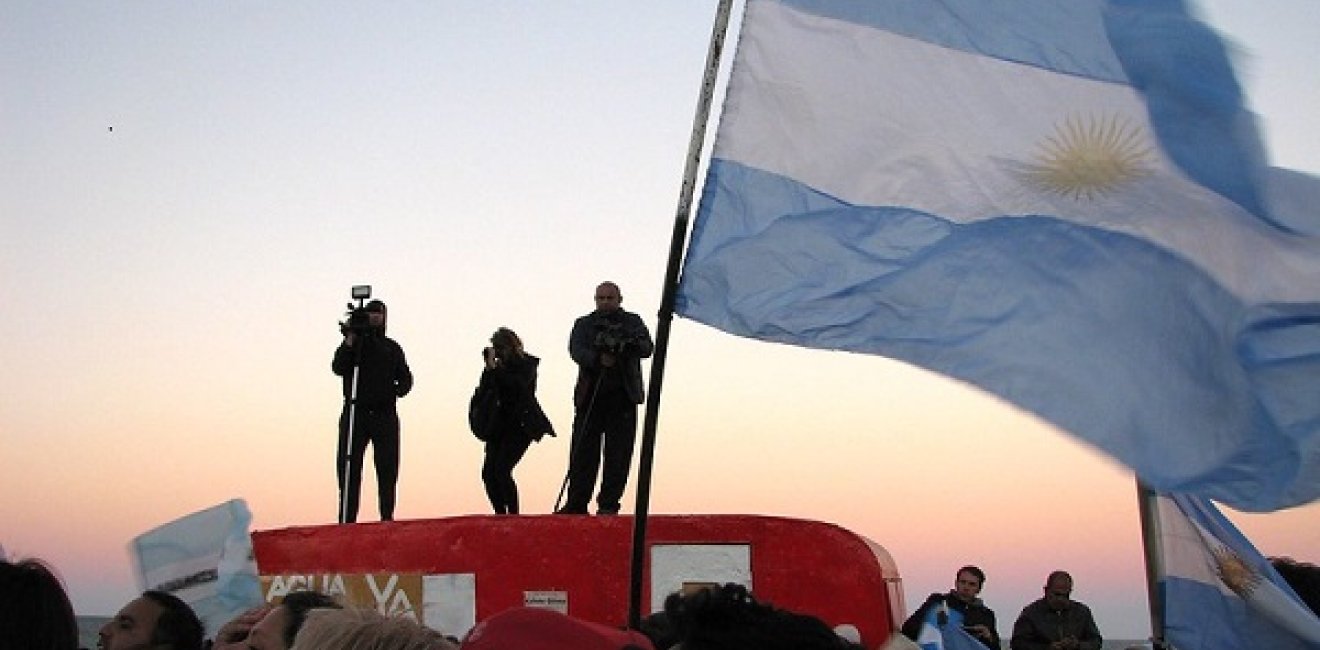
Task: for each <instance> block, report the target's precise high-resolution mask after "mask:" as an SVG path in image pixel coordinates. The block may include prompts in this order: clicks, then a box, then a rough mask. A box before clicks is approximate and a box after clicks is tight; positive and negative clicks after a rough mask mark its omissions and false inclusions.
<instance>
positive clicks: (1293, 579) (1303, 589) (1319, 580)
mask: <svg viewBox="0 0 1320 650" xmlns="http://www.w3.org/2000/svg"><path fill="white" fill-rule="evenodd" d="M1270 564H1272V565H1274V570H1275V571H1278V572H1279V575H1280V576H1282V577H1283V580H1284V582H1287V583H1288V586H1289V587H1292V590H1293V591H1295V592H1297V595H1298V596H1299V597H1301V599H1302V602H1303V603H1306V606H1307V607H1310V608H1311V611H1313V612H1315V615H1316V616H1320V566H1316V565H1314V564H1311V563H1310V562H1298V561H1297V560H1294V559H1292V558H1290V557H1273V558H1270Z"/></svg>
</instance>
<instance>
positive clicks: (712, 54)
mask: <svg viewBox="0 0 1320 650" xmlns="http://www.w3.org/2000/svg"><path fill="white" fill-rule="evenodd" d="M732 9H733V0H720V3H719V7H718V8H717V9H716V13H715V25H714V28H713V29H712V30H711V35H710V48H709V49H708V50H707V52H706V72H705V74H704V75H703V76H702V79H701V95H700V97H699V99H698V100H697V112H696V116H695V118H694V119H693V121H692V139H691V140H689V141H688V154H687V164H686V165H685V168H684V170H683V185H682V187H681V188H680V190H679V197H678V210H677V211H676V214H675V215H674V233H673V236H672V238H671V239H670V243H669V264H668V266H667V267H666V269H665V280H664V291H663V293H662V295H661V299H660V312H659V314H658V316H657V323H656V337H655V354H654V356H653V357H652V359H651V378H650V380H649V390H648V395H647V397H646V416H645V420H644V423H643V425H642V454H641V458H640V460H639V461H638V468H637V506H636V508H635V516H634V517H633V539H632V565H631V584H630V586H629V593H628V627H630V628H632V629H634V630H636V629H639V628H640V627H641V624H642V613H641V612H642V569H643V567H644V564H645V556H646V517H647V512H648V510H649V509H650V504H651V465H652V463H653V462H654V459H655V428H656V421H657V419H658V415H659V411H660V389H661V386H662V385H663V383H664V376H665V357H666V356H667V354H668V351H669V329H670V324H671V323H672V322H673V320H674V298H675V296H676V294H677V293H678V270H679V267H680V265H681V261H682V257H683V247H684V243H685V242H686V240H687V230H688V219H689V216H690V214H691V212H692V195H693V194H694V188H695V187H696V177H697V168H698V167H699V166H700V162H701V149H702V146H703V145H704V144H705V141H706V122H707V121H708V120H709V118H710V106H711V103H712V101H713V98H714V95H715V80H716V77H717V76H718V75H719V68H720V55H721V54H722V53H723V51H724V35H725V33H726V32H727V31H728V27H729V15H730V13H731V12H732Z"/></svg>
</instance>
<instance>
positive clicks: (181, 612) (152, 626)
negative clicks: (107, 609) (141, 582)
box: [97, 590, 203, 650]
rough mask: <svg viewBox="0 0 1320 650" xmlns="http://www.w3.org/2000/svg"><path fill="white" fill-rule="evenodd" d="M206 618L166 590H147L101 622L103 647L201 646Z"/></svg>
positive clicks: (157, 649) (172, 649) (194, 649)
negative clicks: (106, 621) (198, 614)
mask: <svg viewBox="0 0 1320 650" xmlns="http://www.w3.org/2000/svg"><path fill="white" fill-rule="evenodd" d="M202 635H203V628H202V622H201V620H199V619H198V618H197V614H196V613H194V612H193V610H192V608H191V607H189V606H188V603H185V602H183V601H182V600H179V598H178V596H175V595H173V594H170V593H166V592H163V591H155V590H150V591H145V592H143V593H142V595H141V596H139V597H137V598H135V599H133V600H132V601H129V603H128V604H127V605H124V607H123V609H121V610H119V613H117V614H115V617H114V618H112V619H110V622H108V623H106V624H105V625H103V626H101V631H100V634H99V636H100V640H99V642H98V643H97V647H98V648H100V649H101V650H200V649H201V647H202Z"/></svg>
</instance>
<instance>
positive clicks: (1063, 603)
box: [1009, 571, 1103, 650]
mask: <svg viewBox="0 0 1320 650" xmlns="http://www.w3.org/2000/svg"><path fill="white" fill-rule="evenodd" d="M1072 585H1073V580H1072V576H1070V575H1068V573H1067V572H1066V571H1055V572H1053V573H1051V574H1050V575H1049V577H1048V578H1046V579H1045V596H1044V597H1043V598H1041V599H1040V600H1037V601H1036V602H1034V603H1031V604H1030V605H1027V606H1026V607H1024V608H1022V613H1021V614H1020V615H1018V619H1017V622H1016V623H1014V624H1013V638H1012V640H1011V641H1009V647H1011V648H1012V649H1013V650H1100V646H1101V644H1102V642H1103V639H1101V638H1100V630H1099V629H1098V628H1097V627H1096V626H1095V618H1094V617H1092V616H1091V609H1090V608H1089V607H1087V606H1086V605H1083V604H1081V603H1079V602H1077V601H1075V600H1073V599H1072Z"/></svg>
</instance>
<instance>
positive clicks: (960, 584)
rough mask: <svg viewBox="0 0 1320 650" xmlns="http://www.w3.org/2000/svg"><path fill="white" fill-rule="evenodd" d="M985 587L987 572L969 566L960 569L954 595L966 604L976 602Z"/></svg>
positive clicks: (955, 578) (956, 576) (954, 580)
mask: <svg viewBox="0 0 1320 650" xmlns="http://www.w3.org/2000/svg"><path fill="white" fill-rule="evenodd" d="M984 586H985V572H984V571H982V570H981V569H980V568H978V567H975V566H972V565H970V564H969V565H967V566H965V567H963V568H961V569H958V573H957V574H956V575H955V576H954V579H953V594H954V596H955V597H957V598H958V599H959V600H961V601H963V602H965V603H970V602H974V601H975V600H976V596H977V595H978V594H980V593H981V588H982V587H984Z"/></svg>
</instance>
